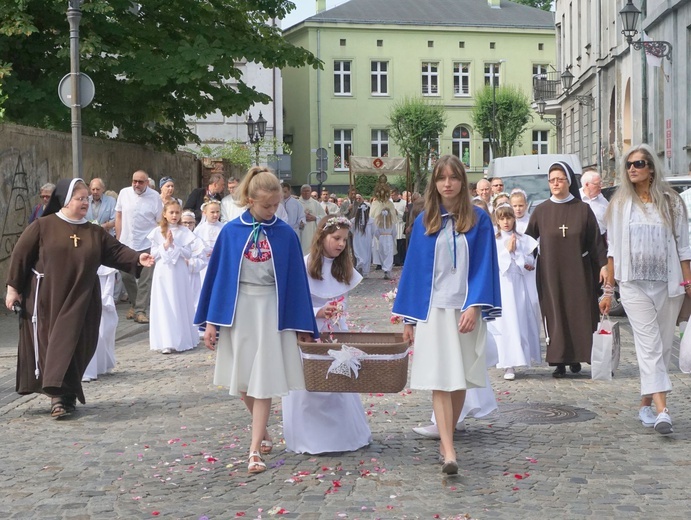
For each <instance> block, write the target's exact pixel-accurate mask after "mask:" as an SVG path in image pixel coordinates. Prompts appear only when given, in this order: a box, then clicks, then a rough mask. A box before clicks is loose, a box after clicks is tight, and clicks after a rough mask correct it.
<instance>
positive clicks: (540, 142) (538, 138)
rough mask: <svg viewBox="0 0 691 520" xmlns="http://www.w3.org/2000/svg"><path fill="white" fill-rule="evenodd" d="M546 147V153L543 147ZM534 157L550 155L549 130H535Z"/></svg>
mask: <svg viewBox="0 0 691 520" xmlns="http://www.w3.org/2000/svg"><path fill="white" fill-rule="evenodd" d="M543 146H544V151H542V147H543ZM532 151H533V155H543V154H547V153H549V130H533V148H532Z"/></svg>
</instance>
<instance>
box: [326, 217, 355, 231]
mask: <svg viewBox="0 0 691 520" xmlns="http://www.w3.org/2000/svg"><path fill="white" fill-rule="evenodd" d="M331 226H336V229H341V226H343V227H347V228H350V220H348V219H347V218H346V217H331V218H330V219H329V220H327V221H326V223H325V224H324V230H326V228H329V227H331Z"/></svg>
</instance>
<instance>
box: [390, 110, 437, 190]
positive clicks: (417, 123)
mask: <svg viewBox="0 0 691 520" xmlns="http://www.w3.org/2000/svg"><path fill="white" fill-rule="evenodd" d="M389 121H390V122H391V125H390V126H389V136H390V137H391V139H392V140H393V142H394V143H396V145H397V146H398V148H399V149H400V150H401V152H402V153H403V154H404V155H405V156H406V157H407V158H408V160H409V161H410V168H411V170H412V173H413V183H414V187H413V190H414V191H418V190H419V189H420V185H421V184H422V183H423V178H424V177H425V176H426V175H427V173H429V169H428V166H427V165H428V164H429V162H430V159H434V158H436V157H435V155H436V153H437V150H438V149H439V136H440V135H441V134H442V132H443V131H444V128H446V115H445V113H444V107H443V106H442V105H438V104H432V103H428V102H427V101H425V100H424V99H422V98H408V97H406V98H404V99H403V100H401V101H399V102H398V103H396V104H395V105H394V106H393V107H392V108H391V111H390V112H389Z"/></svg>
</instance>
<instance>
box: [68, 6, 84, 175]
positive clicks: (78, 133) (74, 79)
mask: <svg viewBox="0 0 691 520" xmlns="http://www.w3.org/2000/svg"><path fill="white" fill-rule="evenodd" d="M80 6H81V0H69V7H68V9H67V21H68V22H69V24H70V83H71V87H72V106H71V108H70V110H71V119H72V177H74V178H77V177H82V106H81V97H80V92H79V79H80V76H79V22H80V21H81V19H82V11H81V9H80Z"/></svg>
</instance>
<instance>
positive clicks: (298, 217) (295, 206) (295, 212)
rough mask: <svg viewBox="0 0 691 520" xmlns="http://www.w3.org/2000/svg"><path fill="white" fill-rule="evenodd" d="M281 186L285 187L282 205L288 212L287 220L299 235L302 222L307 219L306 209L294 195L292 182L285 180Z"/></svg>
mask: <svg viewBox="0 0 691 520" xmlns="http://www.w3.org/2000/svg"><path fill="white" fill-rule="evenodd" d="M281 187H282V188H283V201H282V205H283V207H284V208H285V210H286V214H287V215H288V216H287V218H286V219H285V221H286V222H287V223H288V224H289V225H290V227H292V228H293V230H294V231H295V232H296V233H297V235H298V237H299V236H300V223H301V222H304V220H305V210H304V208H303V207H302V204H300V203H299V202H298V201H297V199H296V198H295V197H293V192H292V189H291V186H290V184H288V183H287V182H285V181H283V182H282V183H281Z"/></svg>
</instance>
